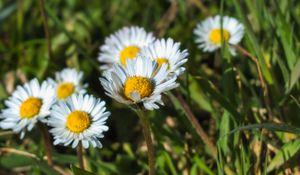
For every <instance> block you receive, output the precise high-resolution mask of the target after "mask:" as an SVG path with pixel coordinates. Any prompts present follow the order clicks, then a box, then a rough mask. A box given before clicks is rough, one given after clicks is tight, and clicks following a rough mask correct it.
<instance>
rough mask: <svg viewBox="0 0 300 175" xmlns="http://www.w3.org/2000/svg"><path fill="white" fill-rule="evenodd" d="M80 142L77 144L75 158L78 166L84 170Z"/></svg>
mask: <svg viewBox="0 0 300 175" xmlns="http://www.w3.org/2000/svg"><path fill="white" fill-rule="evenodd" d="M82 149H83V148H82V143H81V142H79V143H78V145H77V158H78V162H79V167H80V168H81V169H83V170H84V163H83V150H82Z"/></svg>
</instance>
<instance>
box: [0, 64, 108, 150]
mask: <svg viewBox="0 0 300 175" xmlns="http://www.w3.org/2000/svg"><path fill="white" fill-rule="evenodd" d="M82 79H83V72H77V71H76V70H75V69H69V68H67V69H64V70H62V71H61V72H57V73H56V74H55V79H52V78H48V79H47V80H45V81H43V82H42V83H39V81H38V80H37V79H33V80H31V81H29V82H28V83H25V84H24V85H23V86H17V88H16V90H15V91H14V92H13V93H12V96H11V97H9V98H8V99H7V100H6V101H5V105H6V106H7V108H6V109H4V110H2V113H1V115H0V118H2V120H1V121H0V127H1V128H2V129H12V130H13V131H14V132H16V133H20V134H21V135H20V137H21V138H23V137H24V135H25V132H26V130H27V131H31V130H32V128H33V127H34V126H35V125H36V124H37V123H38V121H39V122H41V123H45V124H48V125H49V126H50V127H51V129H50V132H51V133H52V134H53V137H54V144H64V145H65V146H67V145H70V144H71V143H72V147H73V148H74V147H76V146H77V145H78V143H79V142H81V144H82V145H83V147H84V148H87V147H89V145H92V146H93V147H101V143H100V141H99V138H102V137H103V132H104V131H107V130H108V127H107V126H106V125H105V122H106V119H107V118H108V116H109V115H110V113H109V112H107V111H106V108H105V102H103V101H101V100H100V99H97V98H95V97H93V96H91V95H88V94H85V93H86V90H85V88H86V87H87V84H82Z"/></svg>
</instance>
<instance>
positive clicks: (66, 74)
mask: <svg viewBox="0 0 300 175" xmlns="http://www.w3.org/2000/svg"><path fill="white" fill-rule="evenodd" d="M82 79H83V72H82V71H79V72H78V71H77V70H75V69H70V68H65V69H63V70H62V71H61V72H56V73H55V80H53V79H52V78H48V82H49V83H50V84H52V85H53V86H54V87H55V90H56V98H57V99H58V100H66V99H67V98H68V97H70V96H71V95H72V94H73V93H80V94H84V93H85V92H86V90H85V88H86V87H87V86H88V85H87V84H82Z"/></svg>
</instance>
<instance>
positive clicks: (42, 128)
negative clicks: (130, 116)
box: [40, 124, 53, 166]
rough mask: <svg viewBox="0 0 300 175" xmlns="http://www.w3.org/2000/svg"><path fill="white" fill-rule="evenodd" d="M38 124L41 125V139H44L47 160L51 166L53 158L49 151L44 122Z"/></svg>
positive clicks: (47, 134)
mask: <svg viewBox="0 0 300 175" xmlns="http://www.w3.org/2000/svg"><path fill="white" fill-rule="evenodd" d="M40 126H41V130H42V135H43V140H44V148H45V152H46V156H47V162H48V165H49V166H52V165H53V160H52V153H51V142H50V135H49V132H48V130H47V128H46V126H45V125H44V124H41V125H40Z"/></svg>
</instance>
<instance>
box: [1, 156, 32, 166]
mask: <svg viewBox="0 0 300 175" xmlns="http://www.w3.org/2000/svg"><path fill="white" fill-rule="evenodd" d="M34 162H35V160H34V159H32V158H29V157H25V156H21V155H13V154H12V155H5V156H4V155H2V156H1V157H0V167H3V168H6V169H12V168H16V167H22V166H30V165H32V164H34Z"/></svg>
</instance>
